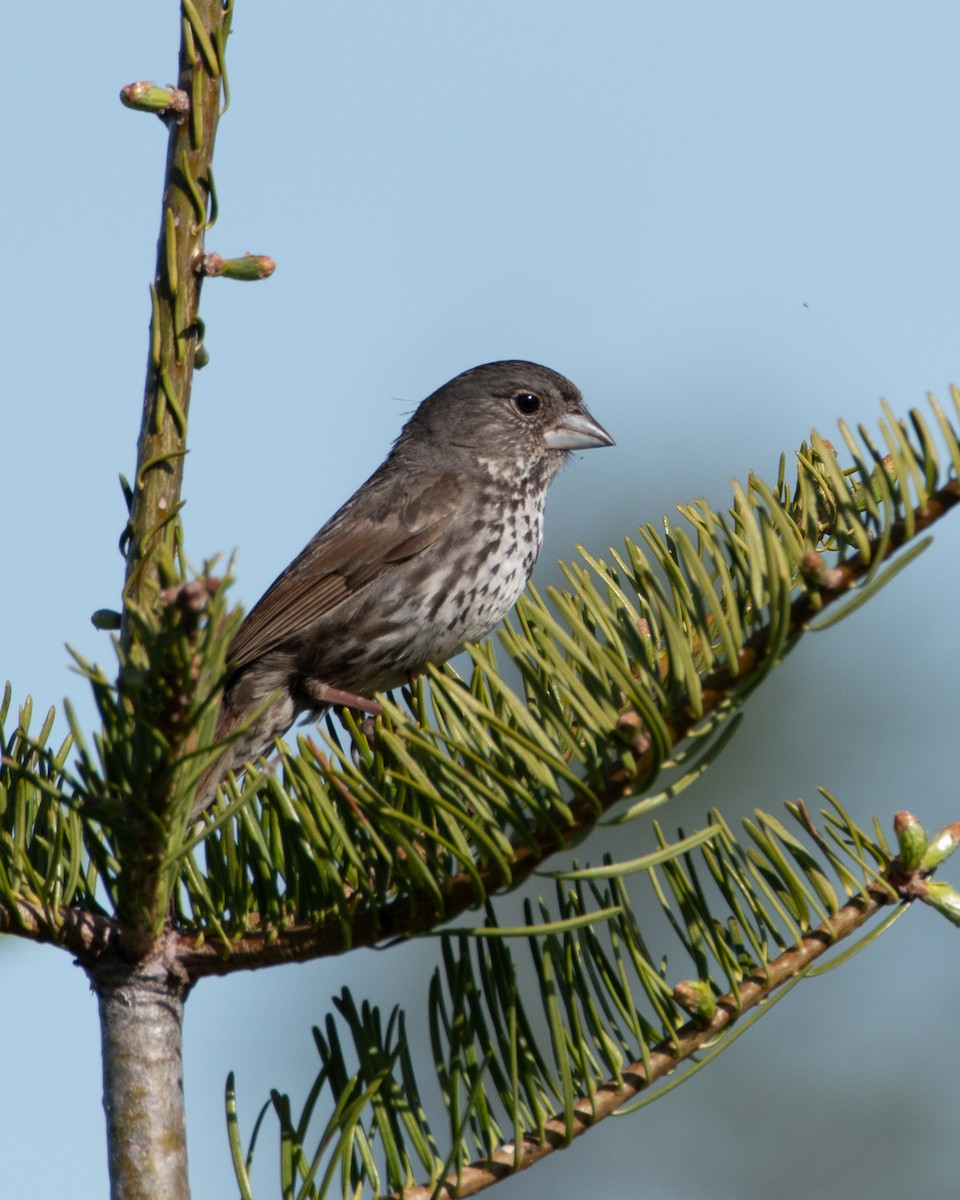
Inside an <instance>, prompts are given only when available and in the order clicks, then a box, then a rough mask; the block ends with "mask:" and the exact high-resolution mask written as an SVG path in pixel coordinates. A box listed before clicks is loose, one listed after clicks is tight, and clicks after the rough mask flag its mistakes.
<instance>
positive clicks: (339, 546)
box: [227, 475, 459, 669]
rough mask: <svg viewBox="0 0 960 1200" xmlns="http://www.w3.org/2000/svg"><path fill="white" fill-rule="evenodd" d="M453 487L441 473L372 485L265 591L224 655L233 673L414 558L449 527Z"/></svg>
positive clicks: (452, 479)
mask: <svg viewBox="0 0 960 1200" xmlns="http://www.w3.org/2000/svg"><path fill="white" fill-rule="evenodd" d="M458 491H459V488H458V485H457V480H456V477H455V476H453V475H441V476H439V477H437V478H436V479H434V480H431V481H430V482H429V483H428V484H426V485H423V484H422V482H419V483H418V485H417V486H414V487H407V486H406V485H404V484H402V483H401V482H399V481H397V480H396V479H386V480H383V481H382V482H381V481H375V480H374V479H371V480H370V481H369V482H368V483H367V484H366V485H365V486H364V488H363V489H362V492H363V497H362V500H361V499H360V493H358V495H357V496H355V497H354V498H353V499H352V500H350V501H349V502H348V503H347V504H346V505H344V507H343V508H342V509H341V510H340V511H339V512H338V513H337V514H336V515H335V516H334V517H333V518H331V520H330V521H328V522H327V524H326V525H325V526H324V527H323V529H321V530H320V532H319V533H318V534H317V535H316V537H315V538H314V539H313V540H312V541H311V542H310V543H308V545H307V546H306V547H305V548H304V550H303V551H302V552H301V554H300V555H299V556H298V557H297V558H296V559H294V561H293V562H292V563H291V564H290V566H289V567H287V569H286V570H285V571H284V572H283V574H282V575H281V576H280V577H279V578H278V579H276V580H275V581H274V583H273V584H271V586H270V587H269V588H268V589H267V591H266V592H265V593H264V595H263V597H262V598H261V599H260V600H259V602H258V603H257V604H256V605H254V607H253V608H252V609H251V610H250V612H249V614H248V615H247V618H246V620H245V621H244V622H243V624H242V625H241V626H240V630H239V632H238V633H237V636H236V637H235V638H234V640H233V642H232V643H231V645H230V648H229V650H228V652H227V661H228V664H229V666H230V667H232V668H234V669H235V668H238V667H242V666H245V665H246V664H247V663H250V662H253V661H254V659H257V658H259V657H260V656H261V655H263V654H267V653H269V652H270V651H271V650H274V649H276V648H277V647H278V646H280V645H282V644H283V643H284V642H285V641H287V639H288V638H290V637H294V636H296V634H298V633H300V632H302V631H303V630H305V629H308V628H309V627H310V626H311V625H312V624H314V622H316V621H318V620H320V619H321V618H322V617H325V616H328V615H329V614H330V613H332V612H333V611H334V610H335V609H336V608H337V606H338V605H340V604H342V603H343V601H344V600H346V599H348V598H350V597H353V596H356V595H357V594H358V593H359V592H361V591H363V590H364V589H365V588H367V587H369V586H370V584H371V583H373V582H374V580H376V579H378V578H379V577H380V576H381V575H382V574H383V573H384V572H385V571H387V570H388V569H389V568H390V567H391V566H393V565H395V564H396V563H400V562H403V561H404V560H405V559H409V558H412V557H413V556H414V555H415V554H420V553H422V552H423V551H424V550H426V549H427V548H428V547H430V546H431V545H433V543H434V542H435V541H436V540H437V538H439V537H440V536H441V535H442V534H443V533H444V531H445V530H446V529H447V528H448V527H449V525H450V522H451V520H452V519H453V515H454V512H455V506H456V499H457V494H458Z"/></svg>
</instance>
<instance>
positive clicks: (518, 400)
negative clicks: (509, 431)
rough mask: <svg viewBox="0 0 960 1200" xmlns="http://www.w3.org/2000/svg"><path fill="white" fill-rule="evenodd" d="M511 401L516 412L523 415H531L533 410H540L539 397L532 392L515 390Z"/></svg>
mask: <svg viewBox="0 0 960 1200" xmlns="http://www.w3.org/2000/svg"><path fill="white" fill-rule="evenodd" d="M513 403H514V406H515V408H516V410H517V412H518V413H520V414H521V415H522V416H524V417H532V416H533V414H534V413H535V412H539V411H540V397H539V396H537V395H534V393H533V392H517V394H516V395H515V396H514V398H513Z"/></svg>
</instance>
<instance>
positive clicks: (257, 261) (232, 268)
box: [199, 253, 277, 281]
mask: <svg viewBox="0 0 960 1200" xmlns="http://www.w3.org/2000/svg"><path fill="white" fill-rule="evenodd" d="M276 269H277V264H276V263H275V262H274V261H273V259H272V258H270V257H269V256H268V255H266V254H244V255H243V257H242V258H222V257H221V256H220V255H219V254H216V253H214V254H205V255H204V256H203V259H202V260H201V263H200V268H199V271H200V274H201V275H210V276H222V277H223V278H224V279H241V280H248V281H249V280H255V279H269V277H270V276H271V275H272V274H273V273H274V271H275V270H276Z"/></svg>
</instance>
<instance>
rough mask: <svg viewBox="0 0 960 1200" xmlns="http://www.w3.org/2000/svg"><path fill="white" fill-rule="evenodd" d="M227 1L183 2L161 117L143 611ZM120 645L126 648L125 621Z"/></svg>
mask: <svg viewBox="0 0 960 1200" xmlns="http://www.w3.org/2000/svg"><path fill="white" fill-rule="evenodd" d="M230 12H231V4H230V3H229V0H227V2H226V3H225V2H224V0H181V14H180V15H181V21H180V27H181V36H180V65H179V77H178V81H177V88H178V95H180V96H181V97H182V103H181V104H179V105H178V106H177V107H175V108H170V109H168V110H167V112H166V113H165V116H164V119H165V120H166V122H167V124H168V126H169V130H170V138H169V145H168V149H167V166H166V174H165V177H164V189H163V207H162V215H161V223H160V238H159V242H158V246H157V269H156V277H155V279H154V282H153V284H152V285H151V289H150V291H151V301H152V317H151V322H150V349H149V355H148V359H147V378H146V386H145V389H144V397H143V414H142V418H141V425H140V437H139V440H138V443H137V471H136V476H135V481H134V487H133V496H132V502H131V511H130V523H129V526H128V529H127V540H126V555H127V570H126V587H125V592H124V601H125V604H124V607H125V608H126V605H127V604H130V603H132V604H135V605H143V604H145V603H146V604H149V603H150V602H151V598H152V597H153V596H154V595H155V593H156V591H157V589H158V587H159V572H158V556H157V551H158V550H160V549H162V548H166V549H167V550H173V549H175V548H176V540H177V529H178V522H177V513H178V511H179V509H180V504H181V501H180V487H181V482H182V478H183V456H184V454H185V452H186V434H187V415H188V412H189V408H190V389H191V385H192V381H193V371H194V367H195V366H196V365H197V362H196V358H197V349H198V343H199V340H200V339H199V331H200V329H201V328H202V326H201V324H200V321H199V315H198V309H199V303H200V285H201V275H200V273H199V269H200V264H201V262H202V259H203V253H204V234H205V232H206V229H207V227H208V224H209V215H208V214H209V212H210V207H211V203H212V199H213V183H212V177H211V173H210V164H211V159H212V157H213V146H214V139H215V135H216V130H217V123H218V121H219V117H220V95H221V85H222V83H223V47H224V42H225V40H226V37H227V33H228V32H229V23H230ZM121 636H122V640H123V643H124V645H125V646H128V645H129V642H130V636H131V635H130V624H129V621H128V620H127V619H126V617H125V618H124V622H123V627H122V634H121Z"/></svg>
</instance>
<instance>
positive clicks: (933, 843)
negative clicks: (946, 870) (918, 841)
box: [920, 821, 960, 871]
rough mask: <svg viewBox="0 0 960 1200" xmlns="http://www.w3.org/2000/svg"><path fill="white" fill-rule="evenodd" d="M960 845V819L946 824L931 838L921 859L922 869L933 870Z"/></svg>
mask: <svg viewBox="0 0 960 1200" xmlns="http://www.w3.org/2000/svg"><path fill="white" fill-rule="evenodd" d="M957 846H960V821H954V822H953V824H952V825H945V826H944V827H943V829H941V830H940V832H939V833H938V834H936V835H935V836H934V837H932V838H931V839H930V841H929V842H928V843H927V848H926V850H925V851H924V854H923V858H921V860H920V870H921V871H932V870H934V869H935V868H936V867H939V866H940V864H941V863H942V862H944V861H945V860H946V859H948V858H949V857H950V855H951V854H952V853H953V852H954V850H956V848H957Z"/></svg>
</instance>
